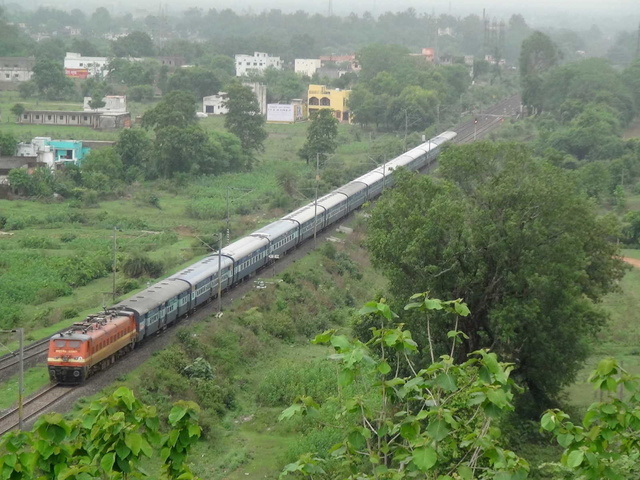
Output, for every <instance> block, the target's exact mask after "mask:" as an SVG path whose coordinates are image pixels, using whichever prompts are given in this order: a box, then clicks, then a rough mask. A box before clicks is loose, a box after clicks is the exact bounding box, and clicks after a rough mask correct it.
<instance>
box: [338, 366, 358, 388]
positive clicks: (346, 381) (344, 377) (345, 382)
mask: <svg viewBox="0 0 640 480" xmlns="http://www.w3.org/2000/svg"><path fill="white" fill-rule="evenodd" d="M354 379H355V372H354V371H353V370H350V369H346V368H344V369H342V370H340V373H339V374H338V384H340V386H341V387H347V386H349V385H351V384H352V383H353V380H354Z"/></svg>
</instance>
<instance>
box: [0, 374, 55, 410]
mask: <svg viewBox="0 0 640 480" xmlns="http://www.w3.org/2000/svg"><path fill="white" fill-rule="evenodd" d="M48 383H49V372H48V371H47V367H46V366H45V365H41V366H38V367H34V368H30V369H28V370H26V371H25V372H24V390H23V391H24V396H25V398H26V397H28V396H29V395H31V394H33V393H35V392H37V391H38V390H40V389H41V388H42V387H43V386H44V385H46V384H48ZM17 404H18V375H14V376H13V377H11V378H10V379H9V380H8V381H7V382H5V383H3V384H2V388H0V410H4V409H6V408H10V407H14V406H16V405H17Z"/></svg>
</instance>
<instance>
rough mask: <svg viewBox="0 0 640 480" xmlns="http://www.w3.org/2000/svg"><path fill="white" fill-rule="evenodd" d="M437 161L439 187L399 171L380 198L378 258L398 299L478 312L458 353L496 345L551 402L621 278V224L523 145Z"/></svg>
mask: <svg viewBox="0 0 640 480" xmlns="http://www.w3.org/2000/svg"><path fill="white" fill-rule="evenodd" d="M440 163H441V167H440V171H441V174H442V178H443V181H441V182H437V181H435V180H433V179H432V178H430V177H426V176H418V175H411V174H405V175H400V176H399V178H398V186H397V188H395V189H394V190H393V191H392V192H391V193H390V194H387V195H386V196H385V197H384V198H382V199H381V200H380V201H379V202H378V204H377V205H376V208H375V210H374V212H373V216H372V219H371V222H370V237H369V242H368V244H369V248H370V250H371V254H372V258H373V262H374V264H375V265H376V266H377V267H378V268H380V269H381V270H382V271H383V272H384V274H385V275H386V276H387V278H388V279H389V280H390V285H391V289H392V292H393V293H394V294H395V296H396V297H397V298H401V299H404V298H406V297H407V296H409V295H410V294H411V293H412V292H414V291H415V290H416V289H420V290H424V291H426V290H429V291H431V292H432V294H433V295H435V296H441V297H449V298H464V299H465V301H466V302H467V303H468V305H469V308H470V309H471V311H472V312H473V314H472V315H471V316H470V317H469V318H468V319H465V320H464V321H462V323H461V330H463V331H464V332H465V333H466V335H468V338H466V339H465V340H464V343H463V348H462V349H461V350H460V351H459V352H460V354H461V355H463V356H464V355H466V354H467V353H469V352H472V351H474V350H476V349H478V348H482V347H487V346H489V347H491V348H492V349H493V350H494V351H497V352H498V353H499V354H500V355H501V356H502V357H503V358H504V359H505V360H508V361H512V362H514V363H515V364H516V365H517V371H516V374H517V375H518V376H519V377H520V379H521V381H522V382H523V383H524V384H525V385H526V386H527V387H528V390H529V392H530V394H531V396H532V398H533V400H534V401H535V402H536V403H537V404H538V405H541V404H544V403H545V402H546V401H548V399H549V398H550V397H553V396H554V395H556V394H558V392H559V391H560V388H561V387H562V386H564V385H566V384H568V383H569V382H571V381H572V380H573V379H574V378H575V375H576V373H577V372H578V370H579V369H580V368H581V366H582V363H583V361H584V360H585V358H586V357H587V355H588V353H589V348H588V342H587V340H588V338H589V337H590V336H591V335H592V334H594V333H595V332H597V331H598V330H599V329H600V328H601V327H602V326H603V324H604V321H605V318H606V315H605V313H604V312H603V311H602V310H601V309H599V308H598V306H597V302H598V301H599V300H600V299H602V297H603V295H605V294H606V293H608V292H610V291H612V290H613V289H614V288H615V285H616V282H617V281H618V280H619V279H620V278H621V277H622V275H623V272H624V266H623V264H622V262H621V261H620V260H618V259H617V258H616V254H617V248H616V246H615V245H614V244H612V243H611V242H610V239H611V238H612V237H613V236H614V235H615V232H616V225H615V224H614V223H613V222H612V220H611V219H609V218H599V217H598V216H597V214H596V212H595V209H594V208H593V205H592V204H591V203H590V202H589V201H588V200H587V199H586V198H585V197H583V196H581V195H580V194H579V193H578V191H577V187H576V185H575V184H574V183H573V181H572V180H571V179H570V178H569V176H568V174H566V173H564V172H563V171H562V170H560V169H558V168H556V167H553V166H551V165H549V164H546V163H543V162H538V161H536V160H534V159H533V158H532V155H531V153H530V152H529V151H528V150H527V149H526V148H525V147H523V146H519V145H515V144H489V143H482V144H475V145H469V146H462V147H455V148H452V149H450V150H448V151H446V152H445V153H443V154H442V156H441V159H440Z"/></svg>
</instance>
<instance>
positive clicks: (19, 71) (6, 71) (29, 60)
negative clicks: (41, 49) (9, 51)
mask: <svg viewBox="0 0 640 480" xmlns="http://www.w3.org/2000/svg"><path fill="white" fill-rule="evenodd" d="M34 65H35V58H34V57H0V82H26V81H28V80H31V77H32V76H33V66H34Z"/></svg>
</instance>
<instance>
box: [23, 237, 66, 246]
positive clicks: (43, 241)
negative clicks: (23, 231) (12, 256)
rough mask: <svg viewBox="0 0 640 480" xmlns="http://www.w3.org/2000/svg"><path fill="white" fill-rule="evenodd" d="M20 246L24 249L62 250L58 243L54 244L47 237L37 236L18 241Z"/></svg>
mask: <svg viewBox="0 0 640 480" xmlns="http://www.w3.org/2000/svg"><path fill="white" fill-rule="evenodd" d="M18 244H19V245H20V246H21V247H22V248H38V249H42V248H46V249H56V248H60V246H59V245H58V244H56V243H53V241H52V240H50V239H48V238H45V237H36V236H30V237H24V238H21V239H20V240H18Z"/></svg>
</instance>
